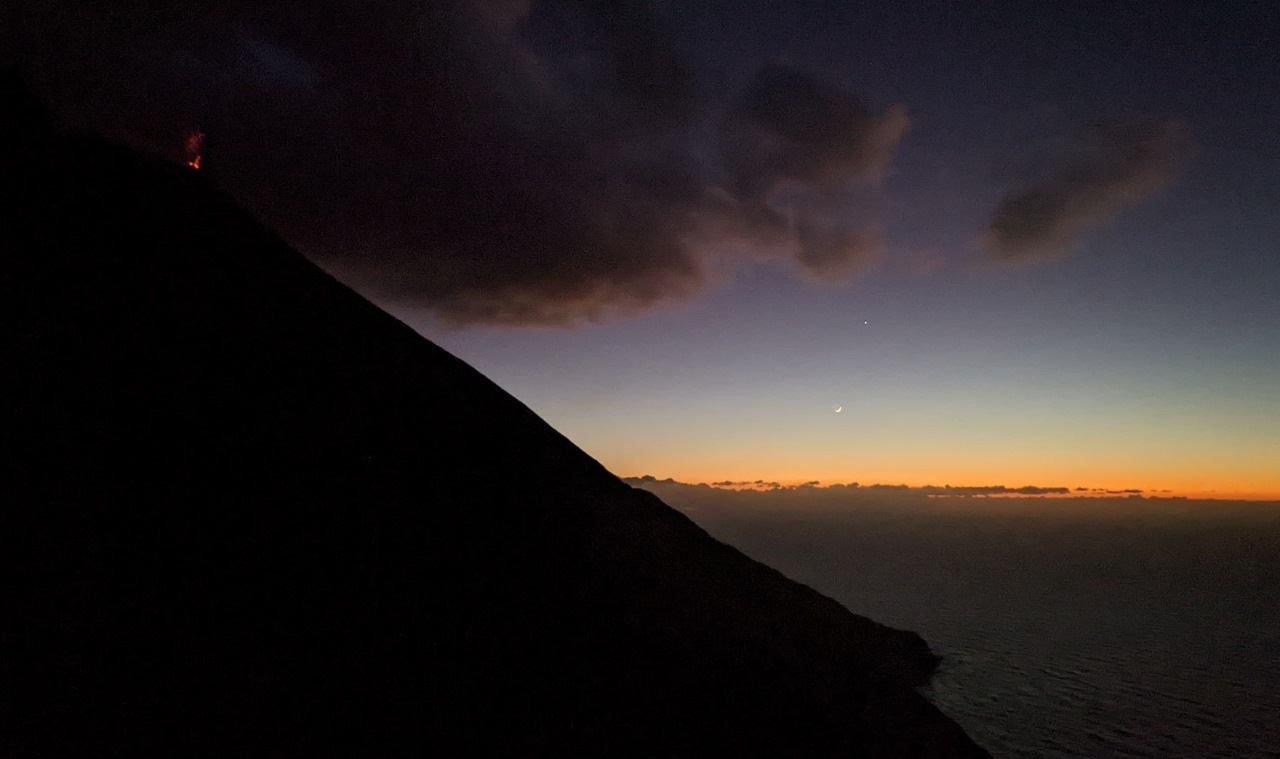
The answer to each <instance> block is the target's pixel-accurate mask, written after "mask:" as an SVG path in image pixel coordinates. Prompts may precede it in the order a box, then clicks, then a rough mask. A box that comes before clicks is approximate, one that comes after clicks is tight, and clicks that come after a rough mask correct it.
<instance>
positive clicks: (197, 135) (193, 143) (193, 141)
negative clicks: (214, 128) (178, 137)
mask: <svg viewBox="0 0 1280 759" xmlns="http://www.w3.org/2000/svg"><path fill="white" fill-rule="evenodd" d="M186 149H187V165H188V166H190V167H191V168H193V169H199V168H200V158H201V156H202V154H203V153H204V132H201V131H197V130H192V131H190V132H187V138H186Z"/></svg>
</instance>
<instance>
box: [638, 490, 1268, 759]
mask: <svg viewBox="0 0 1280 759" xmlns="http://www.w3.org/2000/svg"><path fill="white" fill-rule="evenodd" d="M660 494H661V495H662V496H663V497H664V498H666V499H667V500H668V502H669V503H673V504H675V505H680V501H681V500H684V499H681V498H680V497H672V496H671V494H670V493H660ZM1040 503H1041V505H1040V506H1038V507H1037V506H1035V505H1034V504H1029V503H1024V504H1016V505H1009V504H995V502H994V501H990V502H987V503H986V504H984V503H982V502H981V501H974V502H970V503H967V504H963V505H960V506H953V505H952V506H935V505H928V506H919V505H914V506H906V507H903V508H888V509H883V508H882V509H864V508H841V507H839V506H838V505H837V506H836V507H832V505H831V504H826V505H824V506H823V507H822V508H820V509H810V510H808V511H806V510H805V509H804V508H796V509H792V510H788V509H778V508H775V507H777V506H779V503H778V502H776V501H775V502H774V503H772V504H771V505H769V508H760V507H759V506H760V503H753V504H749V506H750V508H746V509H742V508H735V505H734V504H733V503H732V502H717V503H714V504H711V503H707V502H706V501H705V500H704V501H703V502H698V500H697V499H696V498H695V499H691V500H688V501H687V502H686V504H685V506H686V509H687V512H688V513H689V515H690V516H691V517H693V518H694V519H695V521H698V522H700V523H702V524H703V526H704V527H706V528H708V530H709V531H710V532H711V533H712V534H713V535H716V536H717V537H719V538H721V539H722V540H725V541H726V542H729V543H731V544H733V545H736V546H737V547H739V548H741V549H742V550H744V551H745V552H746V553H748V554H749V555H751V556H753V557H755V558H757V559H760V560H762V561H764V562H766V563H768V564H771V565H773V566H774V567H776V568H778V569H780V570H781V571H783V572H784V573H786V574H787V575H789V576H791V577H792V578H794V579H797V580H799V581H801V582H804V583H805V584H808V585H810V586H812V587H814V588H816V589H818V590H819V591H822V592H823V593H826V594H827V595H830V596H832V597H834V598H836V599H837V600H839V601H841V602H842V603H843V604H844V605H845V606H847V607H848V608H849V609H851V610H853V611H854V612H856V613H859V614H863V615H866V616H869V617H871V618H873V619H875V620H877V621H880V622H883V623H885V624H889V625H892V626H895V627H902V628H906V629H911V630H915V631H917V632H919V633H920V634H921V635H922V636H924V638H925V639H926V640H927V641H929V643H930V645H931V646H932V647H933V648H934V650H935V651H937V652H938V653H940V654H942V655H943V656H944V657H945V658H944V662H943V665H942V667H941V669H940V671H939V673H938V675H937V676H936V677H935V679H934V682H933V683H932V684H931V686H930V687H929V689H928V695H929V696H930V697H931V698H932V699H933V700H934V702H935V703H937V704H938V705H939V706H940V707H941V708H942V709H943V711H945V712H946V713H947V714H949V715H951V716H952V717H953V718H954V719H956V720H957V721H958V722H960V723H961V724H962V725H963V726H964V728H965V730H966V731H967V732H968V733H969V734H970V735H971V736H972V737H973V738H974V739H975V740H977V741H978V742H979V743H981V744H982V745H983V746H985V747H987V748H988V750H990V751H991V753H992V754H993V755H994V756H996V757H1173V758H1182V757H1185V758H1186V759H1192V758H1196V759H1210V758H1212V757H1232V758H1240V759H1247V758H1250V757H1280V504H1271V505H1269V506H1257V505H1247V504H1212V503H1208V504H1206V503H1200V504H1197V503H1187V502H1181V503H1180V502H1176V501H1166V502H1164V504H1163V505H1162V504H1159V503H1157V502H1153V501H1147V502H1125V501H1114V502H1109V503H1110V504H1111V505H1110V506H1107V505H1105V504H1100V503H1099V504H1092V505H1087V507H1080V508H1072V507H1071V506H1070V504H1072V503H1076V504H1078V503H1079V502H1074V501H1072V502H1060V503H1049V502H1040ZM993 504H994V505H993ZM741 505H742V504H738V506H741ZM781 505H783V506H785V503H782V504H781Z"/></svg>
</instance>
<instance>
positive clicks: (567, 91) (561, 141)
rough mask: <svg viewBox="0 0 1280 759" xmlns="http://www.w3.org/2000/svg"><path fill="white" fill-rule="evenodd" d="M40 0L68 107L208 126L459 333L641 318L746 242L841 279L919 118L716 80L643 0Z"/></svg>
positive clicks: (344, 253)
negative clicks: (67, 3) (89, 4)
mask: <svg viewBox="0 0 1280 759" xmlns="http://www.w3.org/2000/svg"><path fill="white" fill-rule="evenodd" d="M20 6H23V7H22V8H20V9H19V10H18V11H17V12H16V13H13V16H14V17H15V18H16V19H18V22H19V23H14V24H11V25H10V26H9V32H8V34H6V35H5V36H4V39H3V40H2V41H4V42H6V43H9V46H10V48H11V49H12V50H16V51H17V52H18V55H17V57H18V58H19V59H20V60H22V62H23V64H24V66H25V68H27V69H28V70H29V71H30V72H31V74H32V76H33V78H35V79H36V80H37V84H38V86H40V87H42V88H43V89H45V90H46V91H49V92H52V93H54V95H55V97H56V98H57V100H58V101H59V102H60V103H65V104H66V105H65V106H64V107H63V108H62V110H63V114H62V115H63V117H64V118H65V119H67V120H68V121H70V122H71V123H75V124H79V125H83V126H90V127H93V128H96V129H101V130H103V131H107V132H108V133H111V134H114V135H116V136H124V137H126V138H128V139H130V140H131V141H132V142H134V143H137V144H141V145H143V146H145V147H149V148H150V149H152V150H156V151H160V152H166V153H168V154H170V155H173V154H174V153H175V152H176V151H178V150H179V149H180V146H181V136H182V134H183V133H184V130H191V129H199V130H201V131H203V132H205V133H206V134H207V154H206V156H205V167H207V170H208V171H210V172H212V173H215V174H216V176H217V177H218V178H219V180H220V181H221V182H223V183H224V184H225V185H226V186H227V187H228V188H229V189H230V190H231V191H232V192H233V193H235V194H236V195H237V196H238V197H240V198H241V199H242V200H243V201H245V202H246V203H247V204H249V205H250V207H252V208H254V209H257V211H258V212H259V213H260V214H261V215H262V216H264V217H265V219H266V220H267V221H268V223H270V224H272V225H273V226H275V227H276V228H277V229H279V230H281V231H282V233H283V234H284V235H285V236H286V237H287V238H289V239H290V240H291V241H294V242H296V243H297V244H299V245H300V246H301V247H302V248H303V249H304V250H306V251H307V252H308V253H309V254H310V255H312V256H313V257H314V258H315V259H316V260H317V261H319V262H320V263H321V264H322V265H324V266H325V267H326V268H328V269H330V270H331V271H333V272H334V273H336V274H337V275H339V276H340V277H341V278H343V279H345V280H346V281H348V282H349V283H351V284H353V285H355V286H357V287H358V288H360V289H362V290H364V291H365V292H366V293H369V294H370V295H372V296H374V297H376V298H379V299H380V300H382V301H384V302H388V303H392V304H395V303H400V304H405V305H418V306H426V307H427V308H429V309H430V310H432V311H433V312H434V313H435V314H436V315H437V316H438V317H440V318H441V319H443V320H444V321H446V322H452V323H456V324H468V323H497V324H527V323H550V324H557V323H573V322H577V321H581V320H597V319H602V318H607V317H609V316H613V315H617V314H625V313H628V312H632V311H637V310H641V309H644V308H647V307H649V306H651V305H652V304H655V303H658V302H661V301H664V300H668V299H677V298H683V297H687V296H688V295H689V294H691V293H692V292H694V291H695V290H697V289H698V288H699V287H701V286H702V285H703V284H704V283H705V282H706V280H707V279H708V277H711V276H713V275H714V274H715V271H714V270H713V269H714V267H713V266H711V265H710V263H709V261H710V260H711V259H713V258H714V259H715V260H717V261H720V260H723V259H724V258H725V257H726V256H734V255H736V256H738V257H742V256H746V257H750V258H755V257H759V256H761V255H773V256H783V257H790V258H792V259H793V260H795V261H797V262H798V263H799V265H800V266H801V267H802V269H803V270H804V271H807V272H809V273H810V274H811V275H813V276H815V277H819V278H838V277H843V276H844V275H846V274H848V273H849V272H850V271H851V270H853V269H855V268H856V267H858V266H859V265H861V264H862V263H864V262H865V261H867V260H869V259H870V258H872V257H873V256H874V255H875V254H876V252H877V251H878V249H879V247H880V235H879V232H878V230H877V228H876V225H875V223H874V220H869V219H868V218H867V214H866V213H860V212H858V211H859V209H858V208H856V207H855V206H857V205H858V204H859V203H860V202H862V201H859V200H857V198H859V197H865V195H866V187H868V186H871V187H874V184H875V182H876V180H877V179H878V178H879V177H880V176H881V175H882V173H883V171H884V169H885V168H886V166H887V165H888V163H889V161H890V159H891V158H892V156H893V153H894V151H895V149H896V147H897V144H898V141H899V139H900V138H901V136H902V134H903V133H904V131H905V130H906V128H907V118H906V116H905V113H904V112H903V111H902V110H901V109H899V108H891V109H889V110H887V111H882V110H876V109H873V108H871V107H870V106H868V105H866V104H865V103H863V102H862V101H861V100H860V99H859V98H857V97H856V96H855V95H853V94H852V93H849V92H846V91H844V90H841V89H838V88H836V87H833V86H831V85H828V84H826V83H824V82H822V81H819V80H818V79H815V78H813V77H811V76H809V75H807V74H805V73H801V72H798V71H793V70H790V69H787V68H783V67H776V68H766V69H764V70H761V71H759V72H758V74H757V75H756V76H755V77H754V79H753V80H752V81H751V82H750V84H749V86H748V87H747V88H746V90H745V91H743V92H735V93H720V92H709V91H706V90H705V89H703V87H702V85H700V83H699V82H698V80H697V77H696V76H695V74H694V72H693V70H692V68H691V65H690V63H689V62H688V60H687V59H686V58H685V57H684V56H683V55H682V53H681V52H680V51H679V50H678V49H677V46H676V43H675V41H674V39H673V36H672V34H671V32H670V29H669V28H668V27H667V20H666V19H665V18H664V16H663V15H662V14H661V13H659V12H657V11H656V10H655V7H654V5H653V4H651V3H647V2H640V1H638V0H620V1H619V2H616V3H592V2H586V1H585V0H551V1H549V2H538V3H529V2H520V1H519V0H507V1H506V2H498V1H495V2H481V1H479V0H474V1H466V0H446V1H445V2H433V3H427V4H416V3H389V2H374V3H371V4H370V3H362V4H351V5H350V6H349V7H347V8H339V7H336V5H335V4H325V5H315V6H313V5H311V4H306V5H297V6H292V7H291V9H289V10H280V9H276V8H274V7H273V8H270V9H268V8H263V7H259V6H258V5H255V4H247V3H246V4H237V3H209V4H196V3H188V4H181V3H180V4H177V5H166V6H163V7H161V6H156V7H148V6H143V7H141V8H139V9H138V10H137V11H136V12H135V13H133V14H131V15H129V16H127V17H126V16H124V15H123V14H118V13H111V12H109V11H105V10H101V11H96V12H87V11H85V10H84V9H75V10H72V9H68V8H65V7H63V6H60V5H57V4H43V5H42V4H37V3H27V2H25V0H20ZM86 13H88V14H89V15H85V14H86ZM175 157H178V156H175ZM859 186H860V187H861V188H862V192H861V194H859V193H858V192H856V191H854V190H856V189H857V188H858V187H859ZM851 220H856V221H851Z"/></svg>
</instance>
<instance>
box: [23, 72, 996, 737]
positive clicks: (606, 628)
mask: <svg viewBox="0 0 1280 759" xmlns="http://www.w3.org/2000/svg"><path fill="white" fill-rule="evenodd" d="M6 88H7V89H8V90H10V92H9V93H8V94H7V95H6V96H5V103H6V105H5V106H0V113H3V116H0V130H2V131H3V134H0V172H2V176H3V180H2V182H3V183H2V184H0V193H2V196H0V309H2V317H3V318H2V319H0V350H2V351H3V361H2V362H0V366H2V368H0V383H3V390H4V392H3V400H2V403H3V406H2V407H0V408H2V412H0V446H2V448H0V456H2V458H0V460H2V461H3V462H4V463H3V467H4V469H3V472H0V475H2V476H0V550H2V553H0V557H2V558H0V567H2V568H3V573H4V574H3V578H2V579H3V583H2V584H0V604H3V606H2V607H0V626H2V627H0V677H2V678H3V687H2V688H0V699H2V701H0V755H4V756H6V757H15V758H16V757H60V756H99V757H108V756H120V757H138V756H166V757H178V756H188V757H201V756H208V757H214V756H217V757H226V756H238V757H248V756H271V757H294V756H296V757H314V756H371V757H372V756H377V757H392V756H402V755H404V756H409V755H412V756H431V755H482V754H492V753H497V754H499V755H545V756H569V755H601V756H607V755H644V756H712V755H732V754H735V753H736V754H740V755H758V756H827V755H841V756H877V757H879V756H883V757H912V756H938V757H953V756H954V757H962V756H963V757H968V756H985V755H986V754H985V752H983V751H982V750H981V749H979V748H978V747H976V746H975V745H974V744H972V743H971V742H970V741H969V739H968V738H967V737H966V736H965V735H964V733H963V732H962V731H961V730H960V728H959V727H958V726H957V725H955V723H953V722H952V721H950V720H949V719H948V718H946V717H945V716H944V715H942V714H941V713H939V712H938V711H937V710H936V709H935V708H934V707H932V706H931V705H930V704H929V703H928V702H927V701H926V700H925V699H924V698H923V697H922V696H921V695H919V694H918V693H917V692H916V690H915V688H916V687H918V686H919V685H921V684H922V683H925V682H926V681H927V680H928V678H929V676H930V674H931V672H932V671H933V669H934V668H935V666H936V664H937V659H936V657H935V656H934V655H933V654H931V653H930V651H929V649H928V647H927V646H926V645H925V643H924V642H923V641H922V640H921V639H920V638H919V637H918V636H916V635H914V634H913V633H908V632H902V631H897V630H892V629H889V628H886V627H884V626H881V625H879V624H876V623H874V622H872V621H870V620H867V619H864V618H861V617H858V616H855V615H853V614H850V613H849V612H847V611H846V610H845V609H844V608H842V607H841V606H840V605H839V604H837V603H836V602H834V601H832V600H830V599H827V598H825V597H823V596H821V595H819V594H818V593H816V592H815V591H813V590H811V589H809V588H807V587H804V586H801V585H799V584H797V583H794V582H792V581H790V580H787V579H786V578H784V577H783V576H781V575H780V574H778V573H777V572H775V571H773V570H771V569H769V568H767V567H765V566H763V565H761V564H759V563H757V562H754V561H752V560H750V559H748V558H746V557H745V556H743V555H742V554H740V553H739V552H737V551H736V550H734V549H732V548H730V547H728V546H725V545H723V544H721V543H719V542H717V541H715V540H713V539H711V538H710V537H709V536H707V535H706V534H705V533H704V532H703V531H702V530H701V529H699V528H698V527H696V526H695V525H693V524H692V523H691V522H690V521H688V520H687V519H686V518H685V517H683V516H682V515H680V514H679V513H677V512H675V511H674V510H672V509H670V508H668V507H667V506H665V505H664V504H663V503H661V502H660V501H659V500H658V499H657V498H656V497H655V496H652V495H651V494H648V493H645V492H643V491H639V490H635V489H632V488H630V487H628V486H627V485H625V484H623V483H622V482H621V481H619V480H618V479H617V478H615V477H614V476H612V475H611V474H609V472H607V471H606V470H605V469H604V468H602V467H601V466H600V465H599V464H598V463H596V462H595V461H593V460H592V459H591V458H590V457H588V456H587V455H585V454H584V453H582V452H581V451H580V450H578V449H577V448H576V447H575V446H574V445H573V444H571V443H570V442H569V441H568V440H566V439H565V438H564V437H562V436H561V435H559V434H558V433H556V432H555V431H554V430H553V429H551V428H550V427H549V426H547V425H546V424H545V423H544V422H542V421H541V420H540V419H538V417H537V416H535V415H534V414H533V413H532V412H531V411H529V410H528V409H527V408H525V407H524V406H523V405H521V404H520V403H519V402H517V401H516V400H515V399H513V398H512V397H510V396H509V395H507V394H506V393H505V392H503V391H502V390H501V389H500V388H498V387H496V386H495V385H493V384H492V383H490V382H489V381H488V380H486V379H485V378H484V377H482V376H481V375H480V374H478V373H477V372H475V371H474V370H472V369H471V368H470V367H468V366H466V365H465V364H463V363H462V362H461V361H459V360H457V359H455V358H454V357H452V356H450V355H449V354H447V353H445V352H444V351H443V350H441V349H439V348H437V347H436V346H435V345H433V344H431V343H430V342H428V341H427V340H424V339H423V338H422V337H420V336H419V335H417V334H415V333H414V332H413V331H412V330H410V329H409V328H408V327H406V326H404V325H403V324H401V323H399V322H397V321H396V320H395V319H393V318H391V317H390V316H388V315H386V314H385V313H383V312H381V311H379V310H378V309H377V308H375V307H374V306H372V305H371V304H370V303H368V302H367V301H365V300H363V299H362V298H360V297H359V296H358V295H356V294H355V293H353V292H351V291H350V290H348V289H347V288H345V287H343V286H342V285H340V284H339V283H337V282H336V281H334V280H333V279H332V278H330V277H329V276H328V275H326V274H325V273H323V272H322V271H320V270H319V269H317V268H316V267H315V266H313V265H311V264H310V263H308V262H307V261H306V260H305V259H303V258H302V257H301V256H299V255H298V254H297V253H295V252H294V251H293V250H291V249H290V248H289V247H288V246H286V245H285V244H284V243H283V242H282V241H281V240H279V239H278V238H277V237H275V236H274V235H273V234H272V233H271V232H269V231H268V230H266V229H264V228H263V227H262V226H261V225H259V224H258V223H257V222H256V221H255V220H254V219H253V218H252V217H251V216H250V215H249V214H247V213H246V212H245V211H243V210H241V209H240V208H239V207H238V206H237V205H236V204H235V203H234V202H232V201H231V200H230V199H229V198H228V197H227V196H225V195H224V194H222V193H220V192H219V191H218V190H217V189H216V188H215V187H213V186H212V185H211V183H210V182H209V181H208V180H207V178H206V177H204V176H203V175H202V174H201V173H199V172H195V171H192V170H189V169H187V168H184V167H179V166H174V165H169V164H167V163H165V162H163V161H161V160H159V159H153V158H149V157H146V156H142V155H139V154H137V153H133V152H130V151H128V150H126V149H124V148H121V147H118V146H115V145H112V144H110V143H107V142H105V141H103V140H100V139H98V138H95V137H92V136H86V135H62V134H57V133H55V132H54V131H52V130H51V129H50V127H49V124H48V120H47V118H46V117H45V116H44V115H43V111H42V110H41V109H40V107H39V104H38V103H37V102H36V101H35V100H34V99H33V98H30V97H29V96H26V95H22V94H20V93H18V94H15V92H14V90H15V86H14V84H13V82H12V81H10V82H8V83H6Z"/></svg>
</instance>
